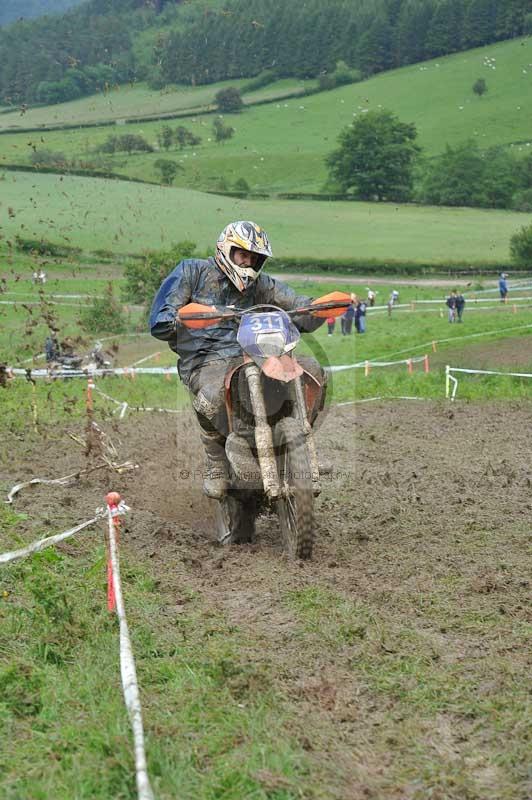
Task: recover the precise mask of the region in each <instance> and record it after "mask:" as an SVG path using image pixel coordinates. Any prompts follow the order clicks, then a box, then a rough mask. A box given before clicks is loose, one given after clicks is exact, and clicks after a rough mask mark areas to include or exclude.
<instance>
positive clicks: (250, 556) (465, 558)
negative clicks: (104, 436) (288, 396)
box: [0, 402, 532, 800]
mask: <svg viewBox="0 0 532 800" xmlns="http://www.w3.org/2000/svg"><path fill="white" fill-rule="evenodd" d="M191 423H192V420H191V419H190V417H189V415H188V413H185V414H183V415H182V416H180V417H179V418H177V419H176V418H175V417H173V418H170V417H169V416H166V415H153V416H150V415H148V414H144V415H142V414H138V415H135V416H133V415H132V416H130V418H129V419H126V420H124V421H123V422H122V423H120V424H119V425H118V426H117V427H116V429H115V430H114V431H113V430H112V429H111V428H110V426H108V428H107V429H108V431H109V433H110V434H111V436H112V438H113V441H114V443H115V445H116V446H117V447H118V450H119V452H120V459H121V460H124V459H126V458H128V459H132V460H134V461H136V462H137V463H138V464H139V466H140V468H139V470H138V471H136V472H135V473H126V474H124V475H122V476H112V477H109V480H110V483H111V485H112V488H114V489H116V490H118V491H120V492H121V493H122V495H123V497H124V499H125V500H126V502H127V503H128V504H129V505H130V506H131V508H132V511H131V513H130V515H129V516H128V522H127V530H126V532H125V534H124V536H123V542H124V547H125V548H126V550H128V549H131V550H132V551H133V552H134V553H135V555H136V556H140V557H141V558H142V559H143V560H144V559H145V560H146V561H147V562H148V563H150V564H151V568H152V569H153V570H154V571H155V572H156V573H157V576H158V578H159V580H160V589H161V602H162V603H163V604H166V605H170V606H172V604H174V605H175V604H176V603H177V604H179V603H180V602H181V600H180V598H181V597H182V593H183V589H184V588H185V587H186V588H192V589H193V590H194V591H196V592H199V593H200V594H201V596H202V598H203V599H204V601H205V603H206V605H207V606H210V607H212V608H214V609H216V610H217V611H218V612H220V613H222V614H223V615H224V616H225V617H226V618H227V619H228V621H230V622H231V623H232V624H235V625H237V626H239V628H240V629H241V630H242V632H243V635H244V638H245V640H247V641H248V642H249V645H248V649H247V652H246V653H245V654H244V657H246V658H248V659H250V660H251V661H253V662H259V663H260V662H261V660H263V659H268V661H269V663H272V662H273V663H274V665H275V673H276V675H277V676H278V678H277V681H278V684H279V688H280V689H281V691H282V692H283V693H284V694H285V695H286V696H288V697H290V698H291V700H292V701H293V702H295V703H297V707H298V713H299V725H298V729H297V730H296V731H295V734H296V735H297V736H299V737H300V738H301V737H306V740H305V741H307V743H308V746H306V749H307V750H309V753H310V755H311V758H312V759H313V760H314V761H315V762H316V763H318V764H319V765H320V766H319V769H320V770H321V771H322V772H323V775H324V777H323V780H324V781H325V782H326V783H327V782H328V784H329V785H330V794H328V795H326V796H328V797H331V798H332V797H334V798H351V800H358V798H367V797H374V798H377V797H382V796H384V795H382V794H381V795H379V789H378V787H379V786H380V785H381V784H380V781H381V780H382V779H383V774H384V773H383V770H384V772H385V771H386V759H385V761H384V762H383V763H380V762H379V759H380V758H381V756H379V755H378V750H379V747H378V744H379V735H380V731H381V728H380V727H379V726H381V725H383V714H384V711H385V709H388V710H389V709H390V708H392V710H393V702H392V701H391V700H390V699H389V698H388V699H387V698H386V694H385V695H384V696H382V695H381V696H380V697H379V696H375V695H374V694H372V693H371V692H370V691H369V690H368V688H367V686H366V687H365V686H364V685H361V684H360V681H359V679H358V678H357V677H356V675H355V673H354V672H353V669H352V668H351V667H350V666H349V665H350V659H351V658H353V657H354V656H353V655H352V653H353V652H355V651H356V646H355V645H350V646H349V647H347V646H346V648H345V652H343V651H342V657H341V658H339V656H338V652H337V651H331V650H330V648H329V646H328V644H327V641H326V640H324V641H323V642H321V643H320V639H319V638H316V640H315V643H314V646H313V647H312V648H311V649H309V648H302V647H301V644H300V642H299V640H298V639H297V638H294V636H293V633H294V630H295V627H296V624H297V620H296V618H295V616H294V613H293V611H291V610H290V608H289V607H287V605H286V603H284V602H283V598H285V597H286V594H287V592H289V591H290V590H293V589H297V588H304V587H313V586H314V587H320V588H321V589H323V590H325V591H332V592H335V593H339V594H341V595H342V596H343V597H345V598H350V599H352V600H353V601H355V602H362V603H367V604H369V605H370V606H371V607H372V608H373V609H374V611H375V613H379V614H383V615H385V616H386V618H387V619H389V620H391V621H393V620H395V619H397V620H401V624H402V625H405V624H407V625H408V626H410V627H411V628H412V630H415V631H417V632H418V633H420V634H422V635H423V636H424V637H426V638H427V640H430V647H431V648H432V649H433V650H434V652H435V653H436V654H437V657H438V658H441V659H444V660H449V659H450V660H457V661H458V662H459V661H460V660H462V659H467V658H472V659H479V658H480V659H484V660H485V663H486V668H487V669H489V664H490V659H492V658H493V657H494V656H495V655H496V654H497V653H498V652H499V651H498V649H497V648H498V646H499V643H498V640H497V639H496V638H495V637H493V638H492V639H489V640H484V641H483V640H482V639H480V638H479V636H478V635H477V634H476V633H475V632H474V630H473V629H472V628H470V629H469V630H468V629H466V628H463V629H462V628H460V626H457V625H456V624H453V620H454V621H456V619H458V618H459V617H460V615H461V613H462V611H463V610H464V609H466V608H472V609H474V610H475V611H476V612H478V613H479V614H481V613H482V614H490V613H492V611H493V610H494V609H496V608H500V607H501V606H504V607H505V609H506V611H505V613H506V614H507V615H508V619H510V618H512V619H522V618H523V615H524V613H525V612H524V609H525V608H526V602H527V601H526V597H527V593H528V591H529V589H528V581H529V574H528V572H527V568H526V564H525V562H524V558H523V539H524V537H525V532H526V530H527V526H529V523H530V518H531V511H532V502H531V486H532V467H531V463H530V452H531V448H530V445H531V431H532V406H531V405H530V404H520V405H518V404H511V403H506V404H502V403H496V404H495V403H491V404H485V405H476V406H474V405H462V404H459V403H457V404H456V405H455V406H454V407H450V406H448V405H444V404H439V403H432V402H416V403H409V404H406V403H405V404H402V405H401V404H391V403H380V404H368V405H363V406H350V407H344V408H336V409H332V410H331V411H330V412H329V414H328V416H327V418H326V419H325V422H324V424H323V426H322V428H321V429H320V431H319V433H318V445H319V448H320V451H321V453H322V454H323V455H324V456H325V457H327V458H328V459H330V460H331V461H332V462H333V463H334V471H333V474H332V476H331V479H330V480H329V481H327V482H326V483H325V485H324V491H323V493H322V496H321V497H320V498H319V499H318V501H317V520H318V524H317V544H316V548H315V557H314V559H313V561H312V562H311V563H305V564H303V565H302V564H298V563H291V562H289V561H287V559H286V558H285V556H284V555H283V554H282V552H281V549H280V545H279V539H278V535H277V529H276V525H275V524H274V523H273V524H272V519H271V518H264V519H263V520H261V521H260V523H259V526H258V538H257V542H256V543H255V544H253V545H249V546H244V547H234V548H231V549H223V550H222V549H220V548H219V547H218V546H217V545H216V544H215V543H214V542H213V541H212V527H213V526H212V502H213V501H208V500H206V499H204V498H203V496H202V494H201V492H200V476H199V473H200V470H201V460H200V457H199V455H198V453H199V441H198V439H197V436H196V432H195V429H194V428H193V426H192V424H191ZM64 442H65V438H64V437H60V436H58V437H57V438H56V439H54V440H52V441H48V442H47V444H46V447H42V446H41V447H39V446H38V443H37V442H33V443H30V444H28V445H25V444H23V443H22V442H20V441H19V440H18V439H17V440H15V439H13V441H12V442H10V446H11V455H10V457H9V462H8V460H7V458H6V459H5V460H4V461H3V462H0V480H1V481H2V484H3V485H5V486H8V485H9V486H10V485H12V484H13V483H15V482H17V481H19V480H23V479H28V478H29V477H33V476H42V477H55V476H60V475H65V474H67V473H69V472H72V471H73V470H74V469H76V468H77V467H79V466H80V464H82V462H83V457H82V454H81V451H80V449H79V448H76V446H75V445H73V447H72V448H70V449H69V451H68V453H66V454H65V449H64ZM195 472H196V473H197V474H196V475H195V474H194V473H195ZM107 485H108V484H107V483H106V481H105V480H104V477H103V475H102V474H101V473H94V474H93V475H91V476H89V477H88V478H86V479H85V480H83V481H82V482H81V483H80V485H79V486H78V487H76V489H75V490H73V489H68V488H56V489H53V490H51V489H49V488H45V487H36V488H35V489H34V490H31V491H30V490H26V491H25V492H22V493H21V495H20V497H19V498H18V499H17V501H16V508H17V510H18V511H28V512H31V514H32V517H33V519H34V520H35V521H36V522H38V524H39V525H41V526H42V524H43V522H44V521H46V520H48V523H50V524H51V522H50V521H51V520H52V519H53V527H54V528H55V527H56V526H57V529H58V530H62V529H64V528H62V527H61V525H62V524H63V523H64V526H65V528H66V527H68V526H70V525H72V524H74V523H75V522H77V521H81V520H82V519H86V518H88V517H89V516H90V515H92V512H93V509H94V508H95V507H97V506H98V505H101V503H102V499H103V498H102V494H103V493H104V487H105V489H106V488H107ZM58 509H59V511H58ZM52 510H54V516H52ZM26 525H27V526H28V527H29V526H30V525H31V523H30V522H29V521H28V522H27V523H26ZM27 533H28V535H30V531H29V530H28V531H27ZM479 537H480V538H479ZM480 542H482V543H481V544H480ZM502 561H504V564H505V565H506V566H505V567H504V569H503V568H502V567H501V562H502ZM447 580H453V581H455V582H456V586H457V596H456V604H455V606H452V607H450V609H449V625H450V626H449V630H446V629H445V627H442V626H441V623H437V622H431V616H430V614H426V613H425V611H424V610H423V597H428V596H430V595H431V592H433V591H435V590H436V589H437V587H438V586H440V585H441V584H442V582H443V583H444V582H445V581H447ZM458 587H459V591H458ZM383 646H384V647H390V648H391V650H390V652H394V651H393V647H394V645H393V643H391V644H390V643H388V644H387V643H384V644H383ZM350 653H351V655H350ZM522 655H523V654H522V653H520V652H518V651H516V652H515V659H516V664H518V663H519V661H520V659H521V658H522ZM435 657H436V656H435ZM390 703H392V705H390ZM379 720H380V721H379ZM442 724H443V723H442ZM453 725H454V726H455V727H454V728H453V730H455V733H454V734H453V740H452V746H453V747H455V748H457V752H461V750H460V748H462V747H463V746H465V745H463V744H461V742H463V741H464V739H460V736H464V735H465V734H464V731H465V730H466V729H467V725H468V723H467V721H464V722H463V723H461V722H460V721H459V720H453ZM461 726H462V727H461ZM477 746H478V745H477ZM375 748H377V750H375ZM388 749H389V751H390V752H389V755H388V756H387V757H386V758H387V759H392V758H393V749H394V747H393V745H392V746H391V749H390V748H388ZM372 759H373V760H372ZM378 762H379V763H378ZM492 778H493V776H492V777H491V778H490V780H492ZM482 780H484V779H483V778H482V776H481V775H480V774H479V777H478V781H480V784H479V785H480V786H481V787H482ZM479 792H480V794H479V795H478V796H479V797H482V796H483V795H482V788H480V789H479ZM387 796H392V795H387ZM400 796H401V797H403V796H404V797H406V796H410V795H407V794H405V795H400ZM453 796H454V795H453ZM474 796H475V797H476V796H477V795H476V794H475V795H474ZM484 796H485V797H488V796H489V797H492V796H493V797H495V796H497V795H492V794H486V795H484ZM500 796H502V795H500ZM393 797H399V795H395V794H394V795H393Z"/></svg>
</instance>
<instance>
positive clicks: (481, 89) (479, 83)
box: [472, 78, 488, 97]
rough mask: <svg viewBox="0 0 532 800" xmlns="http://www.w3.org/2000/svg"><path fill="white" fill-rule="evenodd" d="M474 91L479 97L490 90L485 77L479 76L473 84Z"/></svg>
mask: <svg viewBox="0 0 532 800" xmlns="http://www.w3.org/2000/svg"><path fill="white" fill-rule="evenodd" d="M472 88H473V92H474V93H475V94H476V95H478V97H482V95H483V94H486V92H487V91H488V85H487V83H486V81H485V80H484V78H479V79H478V80H476V81H475V83H474V84H473V87H472Z"/></svg>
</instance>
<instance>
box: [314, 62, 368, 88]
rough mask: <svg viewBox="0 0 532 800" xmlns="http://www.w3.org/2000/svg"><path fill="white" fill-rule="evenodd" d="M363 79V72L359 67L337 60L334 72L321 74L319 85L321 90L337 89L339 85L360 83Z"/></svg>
mask: <svg viewBox="0 0 532 800" xmlns="http://www.w3.org/2000/svg"><path fill="white" fill-rule="evenodd" d="M361 80H362V73H361V72H360V70H359V69H351V68H350V67H348V66H347V64H346V63H345V61H337V62H336V68H335V70H334V72H329V73H327V74H325V75H321V76H320V78H319V80H318V85H319V88H320V90H321V91H323V92H325V91H328V90H329V89H335V88H336V87H337V86H345V85H347V84H349V83H358V81H361Z"/></svg>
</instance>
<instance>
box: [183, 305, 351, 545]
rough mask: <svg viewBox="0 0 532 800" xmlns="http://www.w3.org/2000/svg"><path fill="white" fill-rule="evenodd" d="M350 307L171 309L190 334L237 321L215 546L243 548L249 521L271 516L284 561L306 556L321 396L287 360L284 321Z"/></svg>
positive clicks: (289, 346)
mask: <svg viewBox="0 0 532 800" xmlns="http://www.w3.org/2000/svg"><path fill="white" fill-rule="evenodd" d="M350 302H351V298H350V297H349V295H346V294H345V293H342V292H332V293H331V294H330V295H326V296H324V297H323V298H320V299H319V301H314V302H313V303H312V304H311V305H308V306H304V307H301V308H296V309H294V310H292V311H283V310H282V309H281V308H278V307H276V306H266V305H260V306H253V307H252V308H249V309H237V308H224V309H216V308H215V307H213V306H204V305H200V304H197V303H189V304H188V305H187V306H183V307H182V308H181V309H180V310H179V320H180V321H181V322H182V323H183V324H184V325H187V326H188V327H190V328H200V327H208V326H209V325H213V324H216V323H219V322H220V321H221V320H231V319H234V320H237V321H238V322H239V327H238V333H237V340H238V342H239V344H240V346H241V348H242V351H243V358H242V363H241V364H239V365H237V367H236V368H233V369H231V370H230V371H228V373H227V374H226V377H225V405H226V411H227V422H228V435H227V438H226V444H225V452H226V456H227V460H228V463H229V467H230V486H229V491H228V492H227V493H226V494H225V495H224V496H223V497H222V498H221V499H220V500H217V501H215V502H216V503H217V508H216V515H215V517H216V528H217V537H218V541H219V542H220V543H221V544H232V543H244V542H251V541H252V540H253V535H254V531H255V522H256V519H257V517H258V516H259V515H260V514H261V513H262V512H263V511H265V510H273V511H275V512H276V513H277V515H278V517H279V523H280V528H281V533H282V538H283V543H284V546H285V549H286V551H287V552H288V554H289V556H291V557H292V558H302V559H308V558H310V557H311V556H312V548H313V545H314V496H315V495H317V494H319V491H320V480H319V466H318V458H317V454H316V446H315V442H314V437H313V434H312V426H311V423H312V422H313V421H314V419H315V417H316V416H317V413H318V411H319V410H321V408H320V400H321V398H322V397H323V391H322V387H321V385H320V384H319V382H318V381H317V379H316V378H315V377H314V376H312V375H311V374H310V373H309V372H306V371H305V370H304V369H303V368H302V367H301V365H300V364H299V363H298V362H297V361H296V359H295V357H294V355H293V352H294V349H295V348H296V346H297V344H298V342H299V340H300V333H299V331H298V329H297V328H296V326H295V325H294V324H293V322H292V320H291V317H293V316H295V315H297V314H305V313H307V314H311V315H313V316H318V317H327V316H331V314H332V315H336V316H338V315H340V314H341V313H343V312H344V311H345V308H346V307H347V306H348V305H349V304H350ZM335 312H337V313H336V314H335Z"/></svg>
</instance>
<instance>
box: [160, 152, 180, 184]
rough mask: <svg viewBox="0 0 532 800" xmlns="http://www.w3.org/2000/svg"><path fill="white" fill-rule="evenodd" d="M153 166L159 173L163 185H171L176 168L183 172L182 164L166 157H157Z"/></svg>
mask: <svg viewBox="0 0 532 800" xmlns="http://www.w3.org/2000/svg"><path fill="white" fill-rule="evenodd" d="M153 166H154V167H155V169H157V170H159V172H160V173H161V183H162V184H163V185H164V186H171V184H172V183H173V182H174V178H175V176H176V175H177V172H178V170H181V172H183V167H182V166H180V165H179V164H176V162H175V161H171V160H170V159H166V158H158V159H157V161H156V162H155V164H154V165H153Z"/></svg>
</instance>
